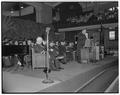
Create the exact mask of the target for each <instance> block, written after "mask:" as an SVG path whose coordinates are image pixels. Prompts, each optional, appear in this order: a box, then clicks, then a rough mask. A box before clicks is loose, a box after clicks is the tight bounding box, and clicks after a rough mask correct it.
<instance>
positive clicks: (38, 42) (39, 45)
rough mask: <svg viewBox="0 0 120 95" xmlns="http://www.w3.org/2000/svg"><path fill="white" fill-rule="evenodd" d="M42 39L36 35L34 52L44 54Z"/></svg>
mask: <svg viewBox="0 0 120 95" xmlns="http://www.w3.org/2000/svg"><path fill="white" fill-rule="evenodd" d="M42 43H43V39H42V37H38V38H37V39H36V44H35V45H34V51H35V53H41V54H45V47H44V46H43V44H42Z"/></svg>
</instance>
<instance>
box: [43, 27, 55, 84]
mask: <svg viewBox="0 0 120 95" xmlns="http://www.w3.org/2000/svg"><path fill="white" fill-rule="evenodd" d="M49 31H50V28H49V27H48V28H46V33H47V56H46V57H47V58H46V59H47V61H46V68H47V69H46V70H47V71H46V77H45V80H43V81H42V82H43V83H46V84H47V83H54V81H53V80H51V79H50V78H49V68H50V67H49Z"/></svg>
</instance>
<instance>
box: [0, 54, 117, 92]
mask: <svg viewBox="0 0 120 95" xmlns="http://www.w3.org/2000/svg"><path fill="white" fill-rule="evenodd" d="M117 60H118V58H117V57H111V56H109V57H106V58H105V59H104V60H101V61H98V62H97V63H88V64H80V63H77V62H75V61H72V62H69V63H67V64H62V67H63V68H64V70H61V71H52V72H51V73H50V74H49V77H50V79H52V80H53V81H54V83H51V84H44V83H42V81H43V80H44V79H45V73H44V72H43V70H42V69H35V70H34V71H33V70H32V69H28V68H24V69H23V70H18V71H15V67H10V68H5V69H3V80H2V81H3V91H4V92H6V93H10V92H11V93H34V92H36V93H46V92H75V90H76V89H77V88H79V87H80V86H82V85H84V83H86V82H87V81H88V80H90V79H91V78H92V77H94V76H95V75H96V74H98V73H99V72H100V71H102V70H104V69H106V68H109V67H110V66H113V65H115V62H116V61H117Z"/></svg>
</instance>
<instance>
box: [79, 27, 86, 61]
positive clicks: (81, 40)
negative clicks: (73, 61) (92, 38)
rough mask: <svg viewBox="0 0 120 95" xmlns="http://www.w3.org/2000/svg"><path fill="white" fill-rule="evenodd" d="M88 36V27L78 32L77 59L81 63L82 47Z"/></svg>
mask: <svg viewBox="0 0 120 95" xmlns="http://www.w3.org/2000/svg"><path fill="white" fill-rule="evenodd" d="M86 36H87V33H86V29H84V30H82V32H80V33H79V34H78V41H77V61H78V62H79V63H81V49H82V48H83V47H84V45H85V41H86Z"/></svg>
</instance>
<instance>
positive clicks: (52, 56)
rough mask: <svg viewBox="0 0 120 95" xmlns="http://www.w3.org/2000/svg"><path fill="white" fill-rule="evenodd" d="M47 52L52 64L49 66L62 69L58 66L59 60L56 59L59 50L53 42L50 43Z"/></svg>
mask: <svg viewBox="0 0 120 95" xmlns="http://www.w3.org/2000/svg"><path fill="white" fill-rule="evenodd" d="M49 54H50V63H51V65H53V66H51V68H53V69H54V70H59V69H63V68H61V66H60V62H59V61H58V60H57V59H56V57H57V56H58V54H59V52H58V50H57V48H56V47H55V44H54V43H53V42H51V43H50V47H49Z"/></svg>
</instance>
